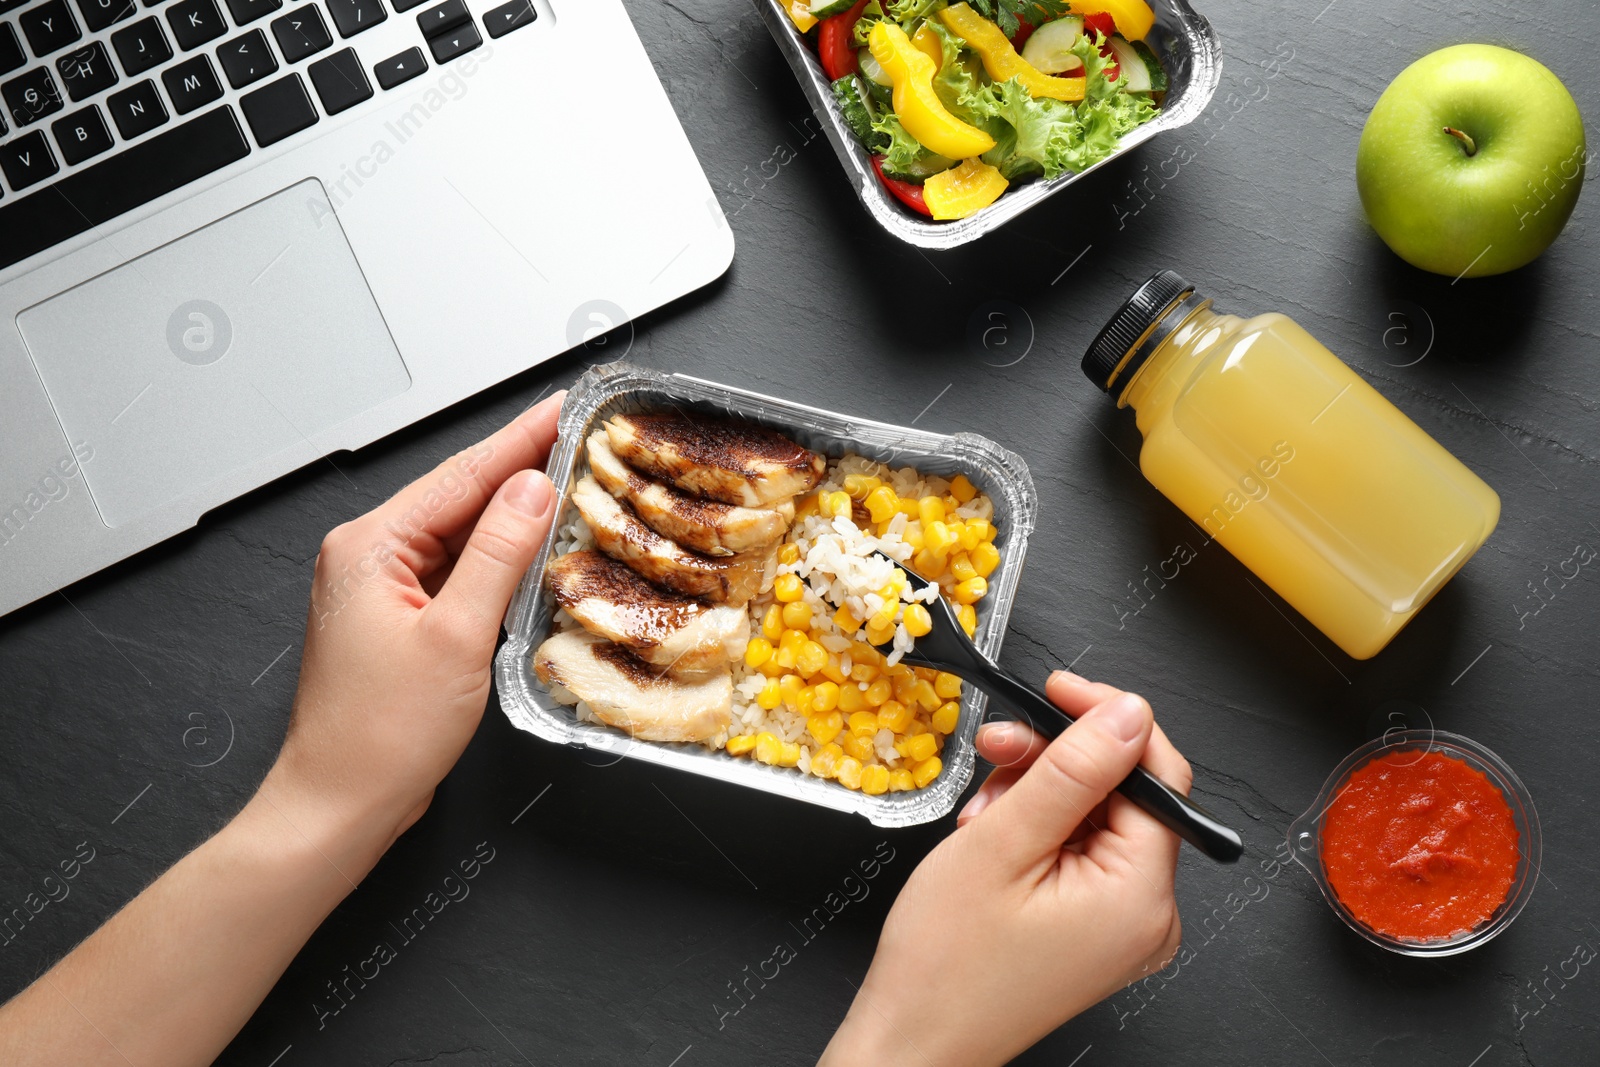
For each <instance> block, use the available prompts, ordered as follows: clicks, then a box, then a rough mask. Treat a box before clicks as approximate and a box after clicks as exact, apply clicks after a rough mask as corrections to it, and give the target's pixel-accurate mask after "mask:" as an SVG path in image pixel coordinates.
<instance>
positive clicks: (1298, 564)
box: [1085, 276, 1500, 659]
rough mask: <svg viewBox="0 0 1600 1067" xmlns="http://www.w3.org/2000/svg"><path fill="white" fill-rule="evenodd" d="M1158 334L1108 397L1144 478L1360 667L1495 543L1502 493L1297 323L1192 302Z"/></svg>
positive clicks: (1125, 366)
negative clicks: (1123, 421)
mask: <svg viewBox="0 0 1600 1067" xmlns="http://www.w3.org/2000/svg"><path fill="white" fill-rule="evenodd" d="M1159 277H1160V276H1158V278H1159ZM1174 277H1175V276H1174ZM1141 292H1142V290H1141ZM1158 295H1159V294H1158ZM1151 327H1152V328H1151V330H1150V331H1148V332H1145V333H1144V334H1143V335H1142V336H1141V337H1140V340H1141V347H1143V348H1144V349H1145V351H1143V352H1140V351H1138V350H1137V349H1135V350H1133V351H1129V352H1128V353H1127V356H1126V358H1124V360H1122V361H1121V364H1120V366H1119V368H1118V371H1119V375H1118V376H1119V380H1118V381H1117V382H1116V384H1115V385H1114V387H1112V388H1109V389H1108V391H1110V392H1112V393H1113V394H1114V395H1116V396H1117V397H1118V401H1117V402H1118V406H1119V407H1121V406H1131V407H1132V408H1133V409H1134V410H1135V412H1136V413H1137V421H1138V426H1139V429H1140V431H1141V432H1142V433H1143V435H1144V446H1143V448H1142V449H1141V451H1140V453H1139V466H1140V468H1141V469H1142V470H1143V472H1144V474H1145V476H1146V477H1147V478H1149V480H1150V481H1151V483H1152V484H1154V485H1155V486H1156V488H1158V489H1160V490H1161V492H1162V493H1163V494H1165V495H1166V496H1167V497H1168V499H1170V500H1172V502H1173V503H1175V504H1177V505H1178V507H1179V508H1181V509H1182V510H1183V512H1184V514H1186V515H1188V516H1189V518H1190V519H1192V520H1193V521H1194V522H1195V523H1196V524H1197V525H1198V526H1200V527H1201V529H1202V530H1204V531H1205V533H1206V535H1207V536H1208V537H1211V538H1215V539H1216V540H1217V542H1218V543H1220V544H1221V545H1222V546H1223V547H1224V548H1226V549H1227V550H1228V551H1229V552H1231V553H1233V555H1234V556H1236V557H1238V559H1239V561H1240V562H1242V563H1243V564H1244V565H1245V566H1247V567H1249V568H1250V570H1252V571H1254V572H1255V573H1256V574H1257V575H1258V576H1259V577H1260V578H1261V579H1262V580H1263V581H1264V582H1266V583H1267V585H1269V586H1271V587H1272V588H1273V589H1274V590H1275V591H1276V592H1277V593H1278V594H1279V595H1280V596H1282V597H1283V599H1284V600H1286V601H1288V602H1289V603H1290V604H1291V605H1293V606H1294V608H1295V610H1297V611H1298V612H1300V613H1301V614H1302V615H1304V616H1305V617H1306V619H1307V620H1309V621H1310V622H1311V623H1312V624H1313V625H1314V626H1316V627H1317V629H1319V630H1321V631H1322V632H1323V633H1324V634H1326V635H1327V636H1328V637H1329V638H1331V639H1332V640H1333V641H1334V642H1335V643H1336V644H1337V645H1338V646H1339V647H1340V648H1342V649H1343V650H1344V651H1345V652H1346V653H1348V654H1349V655H1350V656H1352V657H1354V658H1356V659H1366V658H1368V657H1370V656H1373V655H1375V654H1376V653H1377V652H1378V651H1380V650H1381V649H1382V648H1383V647H1384V646H1385V645H1387V644H1388V643H1389V641H1390V639H1391V638H1393V637H1394V635H1395V634H1396V633H1398V632H1399V630H1400V628H1401V627H1402V626H1404V625H1405V624H1406V623H1407V622H1409V621H1410V620H1411V618H1412V616H1414V615H1415V614H1416V613H1417V611H1418V610H1420V609H1421V608H1422V606H1423V605H1424V604H1426V603H1427V602H1428V600H1429V599H1430V598H1431V597H1432V596H1433V595H1434V594H1435V593H1436V592H1438V590H1439V589H1440V588H1441V587H1442V586H1443V585H1444V583H1445V582H1446V581H1448V580H1449V579H1450V577H1451V576H1452V575H1453V574H1455V572H1456V571H1457V570H1459V569H1460V568H1461V566H1462V565H1463V564H1464V563H1466V561H1467V560H1468V559H1469V558H1471V556H1472V554H1473V553H1474V552H1476V551H1477V550H1478V548H1479V546H1481V545H1482V544H1483V543H1484V541H1486V540H1487V539H1488V537H1489V534H1490V533H1491V532H1492V531H1493V530H1494V526H1495V523H1496V521H1497V520H1498V518H1499V515H1500V498H1499V497H1498V496H1497V495H1496V494H1495V492H1494V490H1493V489H1491V488H1489V486H1488V485H1486V484H1485V483H1484V482H1483V480H1482V479H1480V478H1479V477H1478V476H1477V475H1475V474H1473V473H1472V472H1471V471H1470V470H1468V469H1467V468H1466V466H1464V465H1463V464H1462V463H1461V461H1460V460H1458V459H1456V458H1455V457H1454V456H1453V455H1451V454H1450V453H1449V452H1448V451H1446V450H1445V449H1444V447H1443V446H1441V445H1440V444H1439V443H1438V442H1437V441H1435V440H1434V439H1433V438H1431V437H1429V436H1428V435H1427V434H1426V433H1425V432H1423V430H1422V429H1421V428H1420V427H1418V426H1417V425H1416V423H1414V422H1412V421H1411V420H1410V419H1408V418H1407V417H1406V416H1405V415H1404V414H1403V413H1402V412H1401V411H1400V410H1399V409H1398V408H1396V407H1395V406H1394V405H1393V404H1391V403H1389V401H1387V400H1385V399H1384V398H1383V397H1382V396H1381V395H1380V394H1379V393H1378V392H1377V390H1375V389H1373V388H1372V387H1371V386H1369V385H1368V384H1367V383H1366V382H1365V381H1363V380H1362V379H1361V377H1360V376H1359V375H1357V374H1356V373H1355V372H1354V371H1352V370H1351V369H1350V368H1349V367H1348V366H1346V365H1345V364H1344V363H1343V362H1342V361H1340V360H1339V358H1338V357H1337V356H1335V355H1334V354H1333V353H1332V352H1330V351H1328V349H1326V348H1325V347H1323V346H1322V345H1321V344H1320V343H1319V342H1318V341H1317V340H1316V338H1314V337H1312V336H1311V335H1310V334H1309V333H1307V332H1306V331H1305V330H1304V329H1302V328H1301V327H1300V326H1299V325H1297V324H1296V323H1295V322H1294V321H1293V320H1292V319H1289V318H1287V317H1285V316H1283V315H1278V314H1266V315H1258V316H1255V317H1254V318H1249V319H1242V318H1238V317H1235V316H1231V315H1220V314H1217V313H1216V312H1213V311H1212V310H1210V307H1209V301H1205V300H1201V299H1199V298H1197V297H1195V296H1194V295H1193V294H1192V293H1190V294H1186V295H1185V296H1184V297H1183V298H1182V299H1180V300H1177V301H1175V302H1174V303H1173V305H1172V306H1171V307H1170V309H1169V311H1168V312H1167V314H1166V316H1165V318H1164V319H1163V320H1162V321H1159V322H1154V323H1152V324H1151ZM1109 329H1110V327H1108V330H1109ZM1092 353H1093V350H1091V354H1092ZM1136 360H1142V361H1139V362H1137V363H1136ZM1135 364H1136V365H1135ZM1085 369H1086V370H1089V369H1090V366H1089V360H1088V359H1086V360H1085ZM1097 384H1101V385H1102V387H1105V385H1106V383H1104V382H1097Z"/></svg>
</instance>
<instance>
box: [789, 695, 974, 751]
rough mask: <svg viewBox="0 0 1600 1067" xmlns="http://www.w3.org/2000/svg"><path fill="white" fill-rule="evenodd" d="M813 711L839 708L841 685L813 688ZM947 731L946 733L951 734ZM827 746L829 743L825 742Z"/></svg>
mask: <svg viewBox="0 0 1600 1067" xmlns="http://www.w3.org/2000/svg"><path fill="white" fill-rule="evenodd" d="M811 689H812V691H811V710H812V711H813V712H818V711H832V710H833V709H834V708H836V707H838V706H839V684H838V683H837V682H818V683H817V684H816V685H814V686H812V687H811ZM949 732H950V731H949V730H946V731H945V733H949ZM823 743H824V744H826V743H827V742H823Z"/></svg>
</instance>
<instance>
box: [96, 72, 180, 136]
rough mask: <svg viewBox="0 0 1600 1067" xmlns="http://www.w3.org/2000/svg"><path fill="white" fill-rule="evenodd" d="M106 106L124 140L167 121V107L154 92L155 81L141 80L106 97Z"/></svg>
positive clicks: (158, 94) (144, 132)
mask: <svg viewBox="0 0 1600 1067" xmlns="http://www.w3.org/2000/svg"><path fill="white" fill-rule="evenodd" d="M106 107H107V109H109V110H110V112H111V117H112V118H113V119H115V120H116V123H117V129H118V130H119V131H120V132H121V133H122V139H123V140H124V141H131V140H133V139H134V138H135V137H138V136H140V135H141V134H146V133H149V132H150V131H151V130H153V129H155V128H156V127H157V126H160V125H162V124H163V123H165V122H166V121H167V109H166V107H165V106H164V105H163V104H162V103H161V94H160V93H158V92H156V83H155V82H153V81H149V80H146V81H142V82H139V83H137V84H135V85H131V86H129V87H128V88H126V89H124V90H122V92H120V93H112V94H111V95H110V96H108V97H106Z"/></svg>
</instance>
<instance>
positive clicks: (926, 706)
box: [911, 678, 944, 711]
mask: <svg viewBox="0 0 1600 1067" xmlns="http://www.w3.org/2000/svg"><path fill="white" fill-rule="evenodd" d="M911 699H912V700H915V701H916V702H917V705H918V706H919V707H920V708H922V710H923V711H932V710H933V709H934V708H936V707H938V706H939V705H940V704H942V703H944V701H942V700H940V699H939V694H938V693H936V692H934V689H933V683H932V682H928V681H924V680H923V679H921V678H918V679H917V684H916V685H914V686H912V687H911Z"/></svg>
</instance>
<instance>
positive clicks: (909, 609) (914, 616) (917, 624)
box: [900, 604, 933, 637]
mask: <svg viewBox="0 0 1600 1067" xmlns="http://www.w3.org/2000/svg"><path fill="white" fill-rule="evenodd" d="M900 621H901V623H902V624H904V626H905V628H906V633H908V634H910V635H911V636H912V637H922V636H923V635H924V634H928V633H931V632H932V631H933V616H932V615H930V614H929V613H928V609H927V608H925V607H923V606H922V605H921V604H907V605H906V613H905V615H904V616H902V617H901V619H900Z"/></svg>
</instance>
